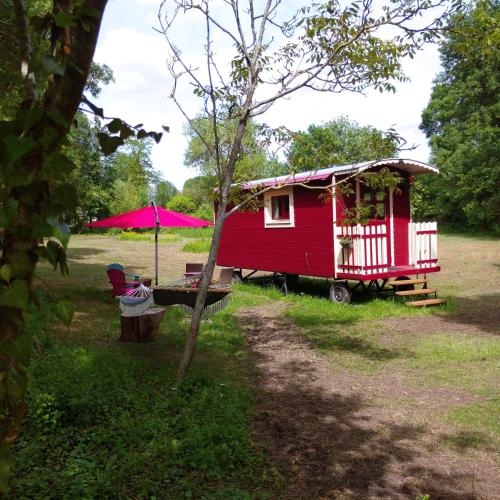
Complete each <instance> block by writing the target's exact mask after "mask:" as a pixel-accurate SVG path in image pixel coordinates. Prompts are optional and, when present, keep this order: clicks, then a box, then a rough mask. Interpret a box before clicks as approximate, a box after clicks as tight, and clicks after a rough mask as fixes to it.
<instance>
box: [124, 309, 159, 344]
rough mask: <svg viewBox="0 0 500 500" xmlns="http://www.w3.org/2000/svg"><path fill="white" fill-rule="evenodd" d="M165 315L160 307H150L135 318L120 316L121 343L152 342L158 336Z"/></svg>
mask: <svg viewBox="0 0 500 500" xmlns="http://www.w3.org/2000/svg"><path fill="white" fill-rule="evenodd" d="M164 314H165V309H163V308H162V307H152V308H151V309H148V310H147V311H146V312H144V313H142V314H139V315H137V316H123V315H122V316H121V335H120V338H119V339H118V340H121V341H122V342H152V341H153V340H154V337H155V336H156V335H157V334H158V330H159V327H160V322H161V320H162V318H163V315H164Z"/></svg>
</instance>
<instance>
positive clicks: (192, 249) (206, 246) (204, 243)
mask: <svg viewBox="0 0 500 500" xmlns="http://www.w3.org/2000/svg"><path fill="white" fill-rule="evenodd" d="M211 242H212V240H211V239H208V238H207V239H202V240H201V239H200V240H195V241H190V242H188V243H186V244H185V245H184V246H183V247H182V251H183V252H188V253H208V251H209V250H210V244H211Z"/></svg>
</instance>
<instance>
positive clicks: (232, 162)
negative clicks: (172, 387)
mask: <svg viewBox="0 0 500 500" xmlns="http://www.w3.org/2000/svg"><path fill="white" fill-rule="evenodd" d="M252 96H253V92H251V94H250V95H249V96H248V98H247V103H248V104H249V103H250V102H251V99H252ZM248 116H249V113H248V111H247V110H245V111H244V112H243V116H242V117H241V118H240V121H239V122H238V128H237V130H236V136H235V140H234V143H233V147H232V149H231V154H230V156H229V161H228V164H227V168H226V171H225V176H224V182H223V185H222V190H221V196H220V202H219V205H218V207H217V216H216V219H215V227H214V234H213V237H212V244H211V245H210V251H209V253H208V260H207V265H206V268H205V272H204V273H203V277H202V279H201V283H200V287H199V291H198V296H197V298H196V303H195V306H194V309H193V315H192V317H191V323H190V325H189V333H188V337H187V340H186V345H185V346H184V352H183V354H182V359H181V362H180V364H179V368H178V370H177V377H176V380H177V382H180V381H181V380H182V379H183V378H184V377H185V376H186V373H187V370H188V367H189V364H190V363H191V359H192V357H193V353H194V350H195V347H196V341H197V340H198V334H199V331H200V323H201V319H202V315H203V307H204V305H205V299H206V297H207V293H208V287H209V286H210V283H211V280H212V276H213V273H214V269H215V260H216V258H217V252H218V251H219V244H220V239H221V236H222V226H223V225H224V220H225V217H226V208H227V202H228V198H229V191H230V189H231V184H232V182H233V174H234V169H235V166H236V160H237V159H238V156H239V154H240V150H241V143H242V140H243V135H244V133H245V128H246V126H247V123H248Z"/></svg>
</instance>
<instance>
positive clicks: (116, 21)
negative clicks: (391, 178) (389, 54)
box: [95, 0, 440, 189]
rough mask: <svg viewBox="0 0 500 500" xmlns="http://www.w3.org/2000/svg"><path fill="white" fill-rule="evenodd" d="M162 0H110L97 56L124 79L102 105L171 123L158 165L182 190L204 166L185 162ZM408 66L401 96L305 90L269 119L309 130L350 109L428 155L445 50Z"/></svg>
mask: <svg viewBox="0 0 500 500" xmlns="http://www.w3.org/2000/svg"><path fill="white" fill-rule="evenodd" d="M288 2H290V3H288ZM292 3H303V2H298V1H297V0H287V5H291V4H292ZM158 6H159V1H158V0H112V1H110V2H109V3H108V7H107V9H106V13H105V16H104V20H103V25H102V28H101V33H100V37H99V43H98V46H97V51H96V56H95V60H96V61H97V62H99V63H105V64H108V65H109V66H110V67H111V68H112V70H113V72H114V77H115V80H116V82H115V83H113V84H111V85H109V86H108V87H105V88H104V90H103V92H102V95H101V97H100V99H99V105H101V106H103V107H104V110H105V114H106V115H107V116H119V117H121V118H123V119H125V120H127V121H128V122H129V123H131V124H136V123H143V124H144V126H145V127H146V128H147V129H150V130H159V129H160V127H161V125H168V126H169V127H170V130H171V132H170V133H169V134H165V135H164V137H163V139H162V141H161V142H160V144H159V145H155V146H154V147H153V155H152V157H153V164H154V166H155V168H156V169H158V170H160V171H161V172H162V173H163V176H164V178H165V179H167V180H169V181H171V182H173V183H174V184H175V185H176V186H177V188H179V189H181V188H182V185H183V184H184V181H185V180H186V179H188V178H190V177H193V176H195V175H196V172H195V171H194V170H193V169H189V168H187V167H185V166H184V165H183V155H184V151H185V149H186V139H185V138H184V136H183V134H182V130H183V126H184V123H185V120H184V119H183V117H182V115H181V114H180V112H179V111H178V110H177V108H176V106H175V105H174V103H173V102H172V101H171V100H170V99H169V97H168V96H169V93H170V85H171V80H170V77H169V73H168V71H167V68H166V64H165V61H166V57H167V48H166V43H165V41H164V39H163V38H162V36H161V35H159V34H157V33H156V32H154V30H153V26H158V20H157V10H158ZM182 22H183V24H182V32H181V34H180V43H182V46H183V48H184V49H185V53H186V55H187V56H195V54H199V49H197V48H196V46H195V42H196V34H197V33H196V32H195V31H196V30H195V29H193V28H192V27H191V26H190V25H189V24H186V23H187V22H188V21H187V19H186V21H184V20H183V21H182ZM194 50H198V52H196V53H195V52H193V51H194ZM190 51H192V52H190ZM404 68H405V73H406V75H407V76H408V77H410V79H411V81H410V82H409V83H405V84H397V92H396V94H392V93H390V94H389V93H385V94H380V93H379V92H375V91H369V92H367V94H366V95H364V96H363V95H359V94H351V93H342V94H325V93H322V94H318V93H315V92H313V91H308V90H305V91H299V92H298V93H296V94H294V95H293V97H291V98H290V99H286V100H283V101H281V102H279V103H278V104H276V105H275V106H274V107H273V108H271V109H270V110H269V111H268V112H267V113H266V114H265V115H263V117H262V120H263V121H265V122H266V123H267V124H269V125H270V126H279V125H285V126H286V127H288V128H290V129H292V130H305V129H306V128H307V127H308V126H309V125H310V124H313V123H314V124H320V123H321V122H325V121H328V120H332V119H335V118H337V117H339V116H341V115H344V116H347V117H348V118H349V119H351V120H355V121H357V122H359V123H360V124H361V125H372V126H374V127H377V128H380V129H382V130H386V129H388V128H390V127H394V128H395V129H396V130H397V131H398V132H399V133H400V134H401V135H402V136H403V137H405V139H406V140H407V141H408V142H409V143H411V144H417V145H418V148H417V149H416V150H414V151H412V152H410V153H406V154H403V155H402V156H407V157H411V158H413V159H416V160H421V161H427V160H428V158H429V150H428V147H427V140H426V138H425V136H424V135H423V134H422V133H421V132H420V131H419V129H418V125H419V123H420V116H421V112H422V109H423V108H424V107H425V105H426V104H427V102H428V100H429V96H430V92H431V86H432V80H433V79H434V77H435V76H436V74H437V73H438V71H439V70H440V64H439V56H438V52H437V48H436V47H435V46H428V47H426V48H425V49H424V50H423V51H421V52H420V53H419V54H418V55H417V56H416V57H415V58H414V59H413V60H410V59H408V60H407V61H405V63H404ZM182 90H184V91H183V92H181V94H180V96H181V98H182V100H183V102H184V104H185V106H186V108H187V109H188V110H190V112H192V113H195V112H196V110H197V109H198V107H199V105H200V104H199V103H198V102H197V99H196V98H195V97H194V96H193V95H192V93H191V90H188V89H187V88H186V89H182ZM186 90H187V91H186ZM367 159H369V158H367Z"/></svg>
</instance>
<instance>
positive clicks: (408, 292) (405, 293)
mask: <svg viewBox="0 0 500 500" xmlns="http://www.w3.org/2000/svg"><path fill="white" fill-rule="evenodd" d="M436 292H437V288H419V289H418V290H404V291H402V292H394V295H398V296H400V297H411V296H412V295H427V294H428V293H436Z"/></svg>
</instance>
